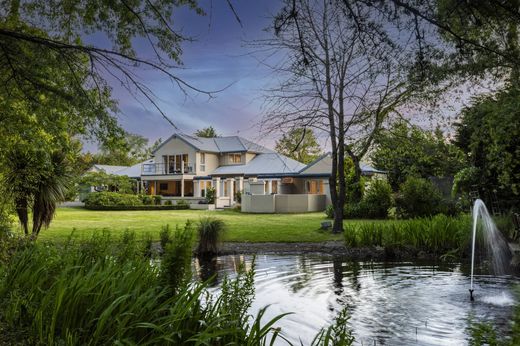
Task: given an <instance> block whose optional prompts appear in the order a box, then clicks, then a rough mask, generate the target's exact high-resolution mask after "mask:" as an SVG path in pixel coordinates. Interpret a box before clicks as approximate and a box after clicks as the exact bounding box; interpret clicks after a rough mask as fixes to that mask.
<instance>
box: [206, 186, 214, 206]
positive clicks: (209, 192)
mask: <svg viewBox="0 0 520 346" xmlns="http://www.w3.org/2000/svg"><path fill="white" fill-rule="evenodd" d="M215 198H216V191H215V188H214V187H210V188H209V189H207V190H206V202H207V203H208V204H215Z"/></svg>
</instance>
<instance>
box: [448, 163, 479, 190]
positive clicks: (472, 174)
mask: <svg viewBox="0 0 520 346" xmlns="http://www.w3.org/2000/svg"><path fill="white" fill-rule="evenodd" d="M479 178H480V177H479V169H478V168H477V167H474V166H470V167H466V168H463V169H461V170H460V171H458V172H457V174H455V177H454V179H453V187H452V190H451V195H452V197H455V196H457V195H458V194H464V195H467V194H469V193H470V192H471V191H473V190H474V189H475V188H476V187H477V186H478V183H479Z"/></svg>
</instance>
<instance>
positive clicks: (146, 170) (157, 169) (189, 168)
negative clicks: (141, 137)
mask: <svg viewBox="0 0 520 346" xmlns="http://www.w3.org/2000/svg"><path fill="white" fill-rule="evenodd" d="M141 174H142V175H174V174H195V168H194V167H193V164H191V163H190V162H186V163H185V162H181V165H180V167H179V166H176V165H166V164H164V163H143V164H142V166H141Z"/></svg>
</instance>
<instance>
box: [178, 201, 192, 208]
mask: <svg viewBox="0 0 520 346" xmlns="http://www.w3.org/2000/svg"><path fill="white" fill-rule="evenodd" d="M175 205H176V206H177V207H179V209H190V202H188V201H187V200H185V199H179V200H177V201H176V202H175Z"/></svg>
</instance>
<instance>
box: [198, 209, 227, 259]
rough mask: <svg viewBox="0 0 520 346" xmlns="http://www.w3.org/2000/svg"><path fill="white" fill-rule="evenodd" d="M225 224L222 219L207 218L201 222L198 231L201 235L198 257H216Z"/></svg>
mask: <svg viewBox="0 0 520 346" xmlns="http://www.w3.org/2000/svg"><path fill="white" fill-rule="evenodd" d="M224 230H225V224H224V222H223V221H222V220H220V219H215V218H211V217H205V218H202V219H200V220H199V224H198V226H197V231H198V233H199V245H198V246H197V254H198V255H216V254H217V253H218V245H219V242H220V238H221V237H222V233H223V232H224Z"/></svg>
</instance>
